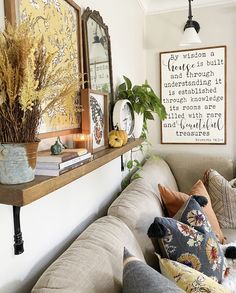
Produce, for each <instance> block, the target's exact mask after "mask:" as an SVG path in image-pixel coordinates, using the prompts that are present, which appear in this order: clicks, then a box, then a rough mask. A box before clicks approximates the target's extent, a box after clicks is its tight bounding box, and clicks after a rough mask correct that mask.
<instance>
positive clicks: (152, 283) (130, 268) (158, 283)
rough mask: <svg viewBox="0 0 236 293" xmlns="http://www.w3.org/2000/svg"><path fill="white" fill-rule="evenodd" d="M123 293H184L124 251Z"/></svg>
mask: <svg viewBox="0 0 236 293" xmlns="http://www.w3.org/2000/svg"><path fill="white" fill-rule="evenodd" d="M122 292H123V293H172V292H176V293H177V292H179V293H181V292H184V291H183V290H181V289H180V288H179V287H178V286H177V285H176V284H175V283H174V282H171V281H169V280H168V279H167V278H166V277H164V276H163V275H161V274H160V273H159V272H157V271H156V270H154V269H153V268H151V267H150V266H149V265H147V264H145V263H144V262H142V261H140V260H139V259H138V258H136V257H134V256H133V255H132V254H130V253H129V251H128V250H127V249H125V251H124V270H123V291H122Z"/></svg>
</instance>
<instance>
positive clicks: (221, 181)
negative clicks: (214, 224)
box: [205, 169, 236, 229]
mask: <svg viewBox="0 0 236 293" xmlns="http://www.w3.org/2000/svg"><path fill="white" fill-rule="evenodd" d="M205 179H206V186H207V190H208V192H209V195H210V197H211V201H212V206H213V209H214V211H215V213H216V216H217V218H218V221H219V223H220V226H221V228H226V229H227V228H228V229H230V228H236V213H235V211H236V188H234V187H232V186H231V184H230V182H229V181H228V180H226V179H225V178H224V177H223V176H222V175H221V174H219V173H218V172H217V171H215V170H213V169H210V170H208V171H207V172H206V173H205ZM233 184H234V181H233Z"/></svg>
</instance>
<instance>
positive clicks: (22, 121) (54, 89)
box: [0, 20, 82, 143]
mask: <svg viewBox="0 0 236 293" xmlns="http://www.w3.org/2000/svg"><path fill="white" fill-rule="evenodd" d="M33 25H34V23H33V20H30V21H29V20H28V21H25V22H22V23H21V24H19V25H17V26H14V27H13V26H11V25H10V24H9V23H8V24H6V28H5V30H4V31H2V32H1V33H0V142H1V143H23V142H35V141H37V135H38V127H39V124H40V121H41V119H42V115H43V114H44V113H46V112H47V111H50V110H54V111H55V109H56V108H57V107H58V105H60V106H61V105H63V107H64V108H65V109H66V110H67V111H68V112H70V111H75V110H77V111H80V110H81V108H80V106H79V105H76V104H75V96H76V94H78V90H79V88H80V86H81V84H82V76H81V74H77V75H72V74H70V73H69V72H72V71H71V70H69V67H70V66H71V64H70V62H69V60H68V62H65V64H64V65H63V66H62V65H55V64H53V58H54V56H55V54H56V53H48V52H47V51H46V49H45V46H44V40H43V37H38V36H35V35H34V33H33V30H32V27H33Z"/></svg>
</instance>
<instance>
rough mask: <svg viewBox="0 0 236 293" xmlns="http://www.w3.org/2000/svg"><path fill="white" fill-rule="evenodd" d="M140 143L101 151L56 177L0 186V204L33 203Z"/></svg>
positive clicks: (45, 177) (135, 142)
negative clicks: (90, 159) (80, 164)
mask: <svg viewBox="0 0 236 293" xmlns="http://www.w3.org/2000/svg"><path fill="white" fill-rule="evenodd" d="M142 142H143V139H141V138H139V139H135V140H134V139H132V140H130V141H129V142H128V143H127V144H126V145H125V146H123V147H121V148H108V149H105V150H102V151H100V152H98V153H96V154H94V159H93V160H92V161H91V162H88V163H86V164H84V165H82V166H80V167H78V168H75V169H73V170H71V171H68V172H66V173H64V174H62V175H60V176H57V177H49V176H36V177H35V180H34V181H32V182H28V183H24V184H18V185H1V184H0V203H1V204H7V205H13V206H19V207H20V206H24V205H27V204H29V203H31V202H34V201H36V200H38V199H40V198H41V197H43V196H46V195H47V194H49V193H51V192H53V191H55V190H57V189H59V188H61V187H63V186H65V185H67V184H69V183H71V182H73V181H75V180H77V179H79V178H80V177H82V176H84V175H86V174H89V173H90V172H92V171H94V170H96V169H97V168H100V167H102V166H103V165H105V164H106V163H108V162H110V161H112V160H114V159H115V158H117V157H119V156H121V155H122V154H124V153H126V152H128V151H130V150H131V149H133V148H135V147H137V146H138V145H140V144H141V143H142Z"/></svg>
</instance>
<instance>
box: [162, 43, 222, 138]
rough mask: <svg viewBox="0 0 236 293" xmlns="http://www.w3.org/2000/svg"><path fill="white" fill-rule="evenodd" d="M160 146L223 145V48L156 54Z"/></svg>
mask: <svg viewBox="0 0 236 293" xmlns="http://www.w3.org/2000/svg"><path fill="white" fill-rule="evenodd" d="M160 66H161V72H160V73H161V78H160V81H161V99H162V103H163V104H164V105H165V107H166V110H167V113H168V115H167V118H166V120H165V121H163V122H162V125H161V130H162V131H161V143H173V144H177V143H178V144H183V143H186V144H187V143H188V144H190V143H191V144H225V143H226V46H217V47H207V48H200V49H191V50H178V51H170V52H161V53H160Z"/></svg>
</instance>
